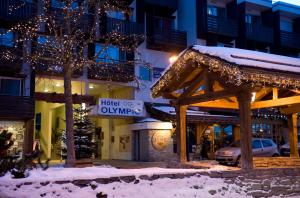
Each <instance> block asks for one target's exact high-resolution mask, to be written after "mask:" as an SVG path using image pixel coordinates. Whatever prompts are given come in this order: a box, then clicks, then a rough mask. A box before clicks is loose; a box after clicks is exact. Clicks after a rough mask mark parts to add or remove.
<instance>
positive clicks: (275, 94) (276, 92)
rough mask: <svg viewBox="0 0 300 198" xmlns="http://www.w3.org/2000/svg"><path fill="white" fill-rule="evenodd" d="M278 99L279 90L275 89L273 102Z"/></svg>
mask: <svg viewBox="0 0 300 198" xmlns="http://www.w3.org/2000/svg"><path fill="white" fill-rule="evenodd" d="M275 99H278V89H277V88H273V100H275Z"/></svg>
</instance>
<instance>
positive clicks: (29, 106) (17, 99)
mask: <svg viewBox="0 0 300 198" xmlns="http://www.w3.org/2000/svg"><path fill="white" fill-rule="evenodd" d="M0 118H2V119H13V120H28V119H33V118H34V99H33V98H31V97H26V96H4V95H0Z"/></svg>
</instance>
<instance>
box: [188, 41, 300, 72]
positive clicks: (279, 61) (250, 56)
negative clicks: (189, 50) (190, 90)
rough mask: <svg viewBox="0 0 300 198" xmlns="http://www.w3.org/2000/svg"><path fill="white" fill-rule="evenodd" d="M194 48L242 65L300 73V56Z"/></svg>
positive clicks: (241, 50) (228, 49) (197, 46)
mask: <svg viewBox="0 0 300 198" xmlns="http://www.w3.org/2000/svg"><path fill="white" fill-rule="evenodd" d="M193 49H194V50H196V51H198V52H200V53H202V54H207V55H211V56H214V57H218V58H221V59H223V60H226V61H228V62H230V63H235V64H238V65H242V66H249V67H259V68H263V69H272V70H280V71H287V72H294V73H300V58H291V57H287V56H280V55H275V54H268V53H264V52H258V51H251V50H244V49H237V48H227V47H207V46H201V45H194V46H193Z"/></svg>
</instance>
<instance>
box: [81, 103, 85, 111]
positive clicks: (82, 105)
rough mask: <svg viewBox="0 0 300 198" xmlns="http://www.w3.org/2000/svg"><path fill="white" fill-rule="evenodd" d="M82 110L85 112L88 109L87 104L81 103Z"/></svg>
mask: <svg viewBox="0 0 300 198" xmlns="http://www.w3.org/2000/svg"><path fill="white" fill-rule="evenodd" d="M81 108H82V109H83V110H85V109H86V104H85V103H84V102H83V103H81Z"/></svg>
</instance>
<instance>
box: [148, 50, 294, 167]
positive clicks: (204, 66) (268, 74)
mask: <svg viewBox="0 0 300 198" xmlns="http://www.w3.org/2000/svg"><path fill="white" fill-rule="evenodd" d="M299 88H300V59H297V58H290V57H284V56H279V55H272V54H267V53H262V52H255V51H250V50H241V49H235V48H224V47H204V46H193V47H192V48H190V49H187V50H185V51H184V52H182V54H181V55H180V57H179V58H178V60H177V61H176V62H175V63H174V64H173V65H171V66H170V67H169V68H168V69H167V70H166V71H165V73H164V75H163V76H162V77H161V78H160V79H159V80H158V81H157V82H156V83H155V84H154V85H153V87H152V88H151V89H152V96H153V97H160V96H162V97H164V98H167V99H170V103H171V104H172V105H173V106H174V107H175V108H176V112H177V114H176V116H177V126H179V127H177V128H178V130H177V137H178V138H179V139H178V142H180V145H179V148H178V149H179V151H180V160H181V161H182V162H184V161H186V143H185V142H186V109H187V107H188V106H198V107H209V108H218V109H224V110H225V109H236V110H239V114H240V124H241V142H242V143H241V152H242V155H241V161H242V168H245V169H247V168H252V167H253V162H252V144H251V140H252V129H251V109H259V108H273V107H276V108H279V109H280V112H281V113H284V114H286V115H287V116H288V118H289V130H290V144H291V155H292V156H297V157H298V156H299V154H298V148H297V145H298V143H297V142H298V141H297V113H298V112H299V111H300V91H299V90H298V89H299Z"/></svg>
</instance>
